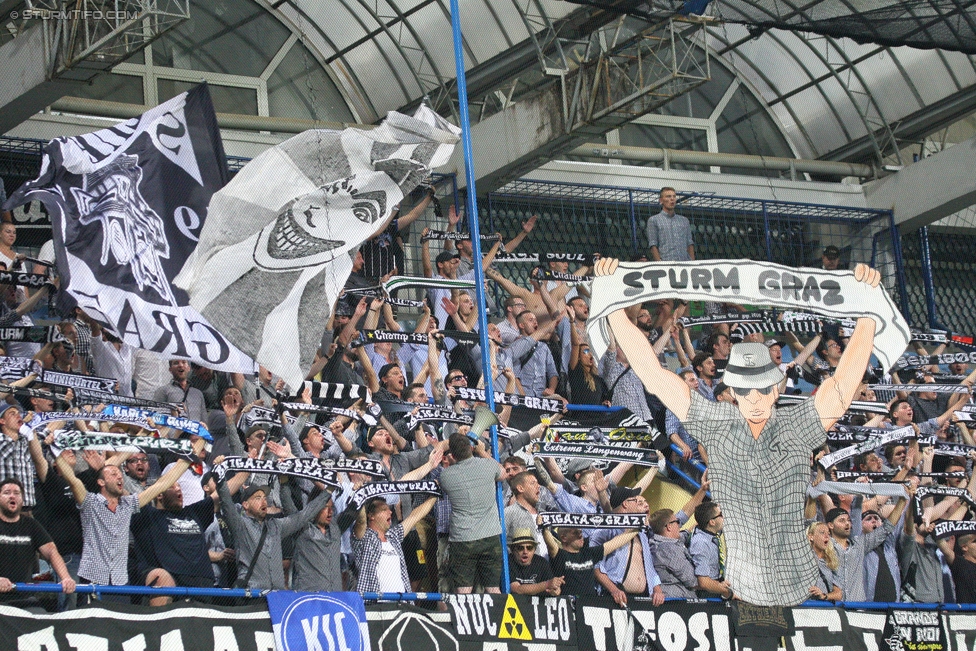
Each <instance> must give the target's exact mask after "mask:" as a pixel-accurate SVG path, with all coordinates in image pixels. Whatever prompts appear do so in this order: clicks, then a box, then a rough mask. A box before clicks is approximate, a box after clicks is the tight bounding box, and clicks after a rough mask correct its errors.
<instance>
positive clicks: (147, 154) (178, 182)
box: [4, 84, 254, 372]
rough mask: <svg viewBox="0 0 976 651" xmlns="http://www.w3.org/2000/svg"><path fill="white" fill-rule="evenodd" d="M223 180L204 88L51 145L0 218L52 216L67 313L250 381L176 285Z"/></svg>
mask: <svg viewBox="0 0 976 651" xmlns="http://www.w3.org/2000/svg"><path fill="white" fill-rule="evenodd" d="M227 177H228V174H227V166H226V161H225V160H224V150H223V145H222V144H221V140H220V132H219V130H218V129H217V120H216V116H215V114H214V110H213V105H212V104H211V102H210V92H209V90H208V89H207V86H206V84H203V85H200V86H197V87H196V88H194V89H193V90H190V91H189V92H186V93H183V94H181V95H177V96H176V97H174V98H173V99H171V100H169V101H168V102H165V103H163V104H160V105H159V106H157V107H155V108H153V109H151V110H149V111H147V112H146V113H143V114H142V115H140V116H139V117H135V118H132V119H131V120H127V121H125V122H122V123H120V124H117V125H115V126H113V127H110V128H108V129H103V130H101V131H96V132H94V133H88V134H85V135H81V136H75V137H72V138H57V139H55V140H52V141H51V142H50V143H48V144H47V145H46V146H45V148H44V160H43V163H42V165H41V173H40V176H39V177H38V178H37V179H35V180H33V181H29V182H28V183H26V184H24V185H23V186H22V187H21V188H20V189H18V190H17V191H16V192H15V193H14V194H13V195H12V196H11V197H10V200H9V201H8V202H7V203H6V205H5V206H4V207H5V208H6V209H10V208H12V207H15V206H19V205H21V204H24V203H27V202H28V201H34V200H39V201H41V202H42V203H44V205H45V206H46V207H47V209H48V212H49V213H50V214H51V219H52V224H53V228H54V250H55V255H56V257H57V266H58V273H59V274H60V276H61V281H62V289H64V290H66V291H62V292H61V294H60V299H59V306H58V307H59V308H60V309H61V310H62V311H65V312H66V311H69V310H71V309H72V308H73V307H74V306H75V305H77V306H79V307H81V308H82V309H83V310H84V311H85V312H86V313H87V314H88V315H89V316H91V317H92V318H94V319H96V320H98V321H99V322H101V323H102V325H104V326H105V327H106V328H107V329H109V330H110V331H112V332H115V333H116V334H117V335H118V336H119V337H120V338H121V339H122V340H123V341H125V342H126V343H127V344H130V345H132V346H134V347H136V348H145V349H147V350H152V351H154V352H156V353H159V354H160V355H162V356H164V357H179V358H185V359H191V360H193V361H195V362H197V363H199V364H203V365H205V366H209V367H211V368H214V369H218V370H222V371H243V372H251V371H253V369H254V362H253V361H252V360H251V359H250V358H248V356H247V355H245V354H243V353H242V352H241V351H240V350H238V349H237V348H236V347H234V345H233V344H231V343H230V342H229V341H228V340H227V339H225V338H224V337H223V335H221V334H220V332H218V330H217V329H216V328H214V327H213V326H211V325H210V324H209V323H208V322H207V320H206V319H204V318H203V317H202V316H201V315H200V314H199V313H198V312H197V311H196V310H194V309H193V308H191V307H190V306H189V297H188V296H187V295H186V293H185V292H183V291H181V290H179V289H178V288H176V287H174V286H173V284H172V282H171V281H172V279H173V277H174V276H175V275H176V274H177V273H178V272H179V271H180V269H181V268H182V267H183V264H184V262H185V261H186V259H187V257H188V256H189V255H190V254H191V253H192V251H193V249H194V247H196V244H197V239H198V236H199V233H200V229H201V228H202V227H203V225H204V221H205V220H206V217H207V205H208V203H209V202H210V198H211V196H212V195H213V193H214V192H216V191H217V190H219V189H220V188H221V187H222V186H223V185H224V184H226V183H227Z"/></svg>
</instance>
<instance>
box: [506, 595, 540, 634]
mask: <svg viewBox="0 0 976 651" xmlns="http://www.w3.org/2000/svg"><path fill="white" fill-rule="evenodd" d="M498 637H499V638H506V637H507V638H511V639H513V640H531V639H532V634H531V633H529V627H528V626H527V625H526V623H525V618H524V617H522V612H521V611H520V610H519V607H518V604H517V603H515V597H513V596H512V595H508V600H507V601H506V602H505V614H504V615H502V627H501V630H499V631H498Z"/></svg>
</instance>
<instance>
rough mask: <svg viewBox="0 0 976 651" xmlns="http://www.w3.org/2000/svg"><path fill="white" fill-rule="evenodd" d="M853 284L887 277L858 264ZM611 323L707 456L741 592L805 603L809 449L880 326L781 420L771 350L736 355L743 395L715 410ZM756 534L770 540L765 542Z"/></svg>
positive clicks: (856, 337) (842, 405)
mask: <svg viewBox="0 0 976 651" xmlns="http://www.w3.org/2000/svg"><path fill="white" fill-rule="evenodd" d="M618 264H619V263H618V261H617V260H614V259H603V260H600V261H598V262H597V264H596V275H597V276H608V275H612V274H613V273H614V272H615V271H616V269H617V266H618ZM854 277H855V279H856V280H857V281H860V282H864V283H866V284H868V285H870V286H871V287H874V288H877V287H878V284H879V282H880V279H881V276H880V274H879V273H878V272H877V271H876V270H874V269H871V268H870V267H868V266H866V265H858V266H857V268H856V269H855V271H854ZM607 320H608V322H609V325H610V328H611V329H612V331H613V334H614V336H615V338H616V340H617V344H618V345H619V346H620V347H621V349H622V350H623V351H624V353H625V354H626V356H627V358H628V359H629V360H631V361H632V364H633V368H634V371H635V372H636V373H637V376H638V377H639V378H640V380H641V382H642V383H643V384H644V386H645V388H646V389H647V390H648V391H649V392H650V393H652V394H654V395H656V396H657V397H658V398H659V399H660V400H661V401H662V402H663V403H664V405H665V406H666V407H667V408H668V409H670V410H671V411H672V412H673V413H674V414H675V416H677V417H678V419H679V420H680V421H681V422H682V423H684V424H685V427H686V428H687V429H688V432H689V433H690V434H691V435H692V436H694V437H695V438H696V439H698V440H699V441H701V443H702V444H703V445H704V446H705V448H706V449H707V450H708V453H709V461H710V466H709V470H710V472H709V475H710V477H711V481H712V492H713V497H715V498H716V499H717V500H718V501H719V502H721V503H722V506H723V508H724V509H725V511H726V512H727V513H728V522H727V523H726V526H725V532H726V536H727V538H728V572H727V578H728V579H729V581H730V583H731V584H732V585H734V586H735V589H736V592H737V594H738V595H739V596H740V597H741V598H742V599H743V600H744V601H747V602H749V603H753V604H756V605H793V604H797V603H800V602H802V601H804V600H805V599H806V598H807V597H808V594H809V592H808V591H809V587H810V586H811V585H813V584H814V582H815V580H816V573H817V568H816V563H815V562H814V559H813V557H812V556H811V555H810V548H809V543H808V541H807V539H806V535H805V534H806V532H805V530H804V526H803V519H802V517H801V515H800V514H801V513H802V512H803V502H804V493H805V491H806V486H807V484H808V482H809V459H810V451H811V450H812V449H813V448H815V447H817V446H819V445H822V444H823V442H824V440H825V439H826V430H827V429H828V428H830V427H831V426H833V424H834V423H835V422H836V421H837V420H838V419H839V418H840V417H841V416H842V415H843V414H844V412H845V411H847V408H848V407H849V406H850V404H851V401H852V400H853V399H854V396H855V395H856V392H857V390H858V388H859V386H860V384H861V378H862V377H863V375H864V370H865V368H866V367H867V363H868V360H869V359H870V356H871V352H872V348H873V343H874V333H875V327H876V326H875V322H874V320H873V319H871V318H868V317H862V318H859V319H858V320H857V324H856V326H855V328H854V332H853V334H852V336H851V339H850V342H849V344H848V346H847V350H846V351H845V352H844V355H843V357H842V358H841V359H840V361H839V363H838V365H837V371H836V373H835V374H834V376H833V377H831V378H828V379H827V380H825V381H824V383H823V385H821V387H820V390H819V391H818V392H817V394H816V396H815V397H814V398H813V399H812V400H807V401H804V402H803V403H801V404H799V405H796V406H794V407H787V408H784V409H780V410H778V411H775V412H774V410H773V405H774V404H775V403H776V400H777V398H778V397H779V388H778V385H779V383H780V382H781V381H782V379H783V373H782V372H781V371H780V370H779V368H778V367H777V366H776V365H775V364H774V363H773V362H772V360H771V359H770V356H769V350H768V349H767V348H766V347H765V346H764V345H762V344H754V343H753V344H737V345H736V346H734V347H733V349H732V351H731V354H730V357H729V362H728V365H727V366H726V369H725V375H724V378H723V381H724V383H725V384H727V385H728V386H730V387H732V388H733V390H734V391H735V393H736V394H737V396H738V405H737V406H732V405H727V404H725V403H711V402H708V401H706V400H705V399H704V398H702V397H701V396H700V395H698V394H696V393H693V392H692V391H691V389H690V388H689V386H688V384H687V383H686V382H685V381H684V380H682V379H681V378H680V377H678V376H677V375H675V374H674V373H672V372H671V371H668V370H666V369H664V368H663V367H662V366H661V365H660V363H659V362H658V360H657V357H656V356H655V355H654V354H653V352H652V350H651V346H650V344H649V343H648V341H647V338H646V337H645V336H643V334H642V333H641V331H640V330H639V329H638V328H637V326H635V325H634V324H633V322H632V321H631V320H630V319H629V318H628V316H627V314H626V312H625V311H624V310H622V309H619V310H616V311H614V312H612V313H610V314H609V316H608V317H607ZM757 513H763V514H765V517H764V519H763V520H761V521H760V520H757ZM758 528H763V529H764V530H766V531H768V532H769V533H768V536H767V537H765V538H763V539H758V538H757V537H756V536H755V531H756V530H757V529H758Z"/></svg>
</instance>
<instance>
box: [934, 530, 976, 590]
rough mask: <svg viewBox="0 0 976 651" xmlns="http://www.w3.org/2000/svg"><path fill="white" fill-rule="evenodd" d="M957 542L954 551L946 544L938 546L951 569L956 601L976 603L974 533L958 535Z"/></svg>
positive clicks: (975, 539)
mask: <svg viewBox="0 0 976 651" xmlns="http://www.w3.org/2000/svg"><path fill="white" fill-rule="evenodd" d="M957 542H958V543H959V544H958V546H957V549H956V550H955V551H953V550H951V549H950V548H949V546H948V545H945V544H942V543H944V541H940V544H939V547H940V548H941V549H942V553H943V554H944V555H945V557H946V560H947V561H949V568H950V569H951V570H952V580H953V581H954V582H955V584H956V603H960V604H976V535H973V534H966V535H964V536H959V539H958V541H957Z"/></svg>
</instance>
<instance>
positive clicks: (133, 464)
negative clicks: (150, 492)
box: [124, 450, 152, 495]
mask: <svg viewBox="0 0 976 651" xmlns="http://www.w3.org/2000/svg"><path fill="white" fill-rule="evenodd" d="M124 481H125V492H126V493H129V494H130V495H138V494H139V493H141V492H142V491H144V490H146V489H147V488H149V487H150V486H152V482H151V481H149V455H147V454H146V453H145V452H143V451H141V450H140V451H139V452H133V453H132V454H131V455H130V456H129V458H127V459H126V460H125V478H124Z"/></svg>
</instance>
